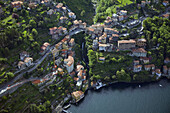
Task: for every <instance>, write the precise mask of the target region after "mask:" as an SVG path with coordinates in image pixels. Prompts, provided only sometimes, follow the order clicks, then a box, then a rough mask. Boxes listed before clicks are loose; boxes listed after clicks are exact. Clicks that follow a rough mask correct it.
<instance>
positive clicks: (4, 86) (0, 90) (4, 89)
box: [0, 29, 85, 97]
mask: <svg viewBox="0 0 170 113" xmlns="http://www.w3.org/2000/svg"><path fill="white" fill-rule="evenodd" d="M82 31H85V29H76V30H74V31H71V32H69V33H68V34H66V35H70V36H72V35H75V34H78V33H80V32H82ZM54 47H55V45H53V46H51V47H50V49H49V50H48V51H47V52H46V54H45V55H44V56H42V58H41V59H40V60H39V61H37V62H36V63H34V67H32V68H31V69H28V70H27V71H24V72H22V73H20V74H19V75H18V76H16V77H15V78H14V79H12V80H11V81H9V82H7V83H4V84H2V85H1V86H0V97H1V96H3V95H5V94H6V93H9V90H11V89H12V88H14V87H19V86H21V85H23V84H24V83H26V82H29V81H32V80H35V79H28V80H25V81H22V82H17V83H15V82H16V81H17V80H19V79H20V78H22V77H23V75H24V74H25V73H26V72H28V73H29V72H31V71H33V70H34V69H36V68H37V67H38V65H39V64H41V63H42V61H43V60H44V59H45V58H46V57H47V56H48V55H49V54H50V52H51V50H52V49H53V48H54ZM36 79H38V78H36ZM14 83H15V84H14ZM11 84H13V85H11ZM10 85H11V86H10ZM16 89H17V88H16ZM16 89H15V90H16Z"/></svg>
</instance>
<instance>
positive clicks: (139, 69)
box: [133, 65, 142, 72]
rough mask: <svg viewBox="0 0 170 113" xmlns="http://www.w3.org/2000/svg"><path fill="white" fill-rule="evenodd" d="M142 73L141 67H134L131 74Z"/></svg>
mask: <svg viewBox="0 0 170 113" xmlns="http://www.w3.org/2000/svg"><path fill="white" fill-rule="evenodd" d="M140 71H142V65H135V66H134V68H133V72H140Z"/></svg>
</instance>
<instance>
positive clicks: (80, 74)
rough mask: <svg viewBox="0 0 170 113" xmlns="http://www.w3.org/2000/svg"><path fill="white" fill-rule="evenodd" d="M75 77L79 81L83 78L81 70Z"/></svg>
mask: <svg viewBox="0 0 170 113" xmlns="http://www.w3.org/2000/svg"><path fill="white" fill-rule="evenodd" d="M77 76H78V78H79V79H82V77H83V70H80V71H79V72H78V73H77Z"/></svg>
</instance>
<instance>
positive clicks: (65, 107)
mask: <svg viewBox="0 0 170 113" xmlns="http://www.w3.org/2000/svg"><path fill="white" fill-rule="evenodd" d="M70 106H71V104H68V105H66V106H64V107H63V109H68V108H69V107H70Z"/></svg>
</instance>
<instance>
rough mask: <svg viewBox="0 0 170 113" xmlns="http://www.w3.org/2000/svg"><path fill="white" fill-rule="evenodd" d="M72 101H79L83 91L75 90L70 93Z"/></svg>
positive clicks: (82, 96)
mask: <svg viewBox="0 0 170 113" xmlns="http://www.w3.org/2000/svg"><path fill="white" fill-rule="evenodd" d="M71 95H72V98H73V101H74V102H75V103H76V102H78V101H80V100H81V99H82V98H84V92H82V91H75V92H73V93H71Z"/></svg>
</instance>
